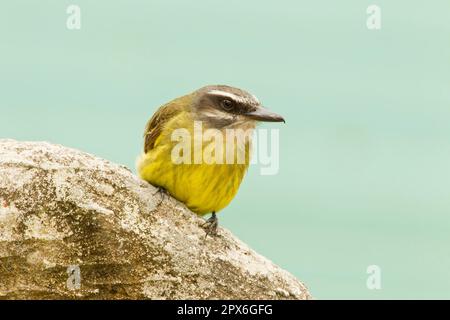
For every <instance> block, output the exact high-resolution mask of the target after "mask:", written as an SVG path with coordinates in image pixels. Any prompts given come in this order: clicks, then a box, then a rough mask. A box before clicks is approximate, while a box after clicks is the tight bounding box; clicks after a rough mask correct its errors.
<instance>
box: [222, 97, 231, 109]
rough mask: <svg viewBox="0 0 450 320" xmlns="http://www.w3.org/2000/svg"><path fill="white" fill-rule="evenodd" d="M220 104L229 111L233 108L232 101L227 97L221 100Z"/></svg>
mask: <svg viewBox="0 0 450 320" xmlns="http://www.w3.org/2000/svg"><path fill="white" fill-rule="evenodd" d="M220 104H221V106H222V108H223V109H224V110H226V111H230V110H231V109H233V102H232V101H231V100H228V99H225V100H222V101H221V103H220Z"/></svg>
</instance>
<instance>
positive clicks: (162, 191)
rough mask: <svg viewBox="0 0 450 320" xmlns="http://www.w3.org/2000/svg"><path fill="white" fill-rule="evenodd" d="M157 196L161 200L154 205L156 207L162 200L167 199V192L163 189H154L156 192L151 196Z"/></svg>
mask: <svg viewBox="0 0 450 320" xmlns="http://www.w3.org/2000/svg"><path fill="white" fill-rule="evenodd" d="M156 194H159V196H160V198H161V200H160V201H159V203H158V204H157V205H156V206H157V207H159V206H160V205H161V204H162V203H163V202H164V199H165V198H166V197H167V190H166V189H164V188H163V187H156V192H155V193H154V194H153V195H156Z"/></svg>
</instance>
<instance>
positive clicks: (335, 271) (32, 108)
mask: <svg viewBox="0 0 450 320" xmlns="http://www.w3.org/2000/svg"><path fill="white" fill-rule="evenodd" d="M71 3H75V4H78V5H80V7H81V10H82V29H81V30H79V31H69V30H67V29H66V17H67V15H66V12H65V10H66V7H67V5H68V4H71ZM372 3H376V4H378V5H380V7H381V9H382V29H381V30H380V31H369V30H368V29H367V28H366V8H367V6H368V5H369V4H372ZM0 58H1V59H0V111H1V119H0V137H8V138H14V139H20V140H48V141H51V142H55V143H59V144H63V145H67V146H71V147H75V148H79V149H82V150H85V151H87V152H90V153H93V154H96V155H98V156H101V157H104V158H107V159H110V160H112V161H114V162H119V163H123V164H125V165H127V166H129V167H132V168H134V161H135V158H136V156H137V155H138V153H139V152H140V149H141V144H142V141H141V134H142V130H143V127H144V124H145V122H146V120H147V118H148V117H150V116H151V114H152V113H153V112H154V111H155V108H156V107H157V106H159V105H160V104H162V103H164V102H166V101H168V100H170V99H172V98H174V97H177V96H179V95H182V94H185V93H187V92H190V91H192V90H194V89H196V88H198V87H201V86H203V85H205V84H216V83H223V84H230V85H234V86H238V87H242V88H245V89H248V90H249V91H251V92H252V93H254V94H255V95H257V96H258V97H259V98H260V100H262V101H263V102H264V104H265V105H267V106H269V107H270V108H271V109H273V110H275V111H277V112H279V113H281V114H283V115H284V116H285V118H286V120H287V123H286V125H282V124H273V125H264V126H263V127H276V128H280V129H281V130H280V137H281V151H280V172H279V174H278V175H275V176H261V175H259V170H258V168H257V167H255V166H253V167H251V168H250V171H249V174H248V176H247V178H246V180H245V182H244V183H243V185H242V188H241V190H240V192H239V194H238V196H237V197H236V198H235V200H234V201H233V203H232V204H231V205H230V206H229V207H228V208H226V209H225V210H224V211H223V212H222V213H221V215H220V219H221V220H220V222H221V223H222V225H224V226H226V227H227V228H229V229H231V230H232V231H233V232H234V233H235V234H236V235H238V236H239V237H240V238H241V239H242V240H244V241H245V242H247V243H249V244H250V245H251V246H252V247H253V248H255V249H256V250H257V251H259V252H260V253H262V254H263V255H265V256H267V257H269V258H270V259H272V260H273V261H274V262H276V263H277V264H279V265H280V266H282V267H283V268H285V269H287V270H289V271H291V272H292V273H293V274H294V275H296V276H297V277H298V278H300V279H302V280H303V281H304V282H305V283H306V284H307V285H308V287H309V288H310V290H311V292H312V294H313V295H314V296H315V297H316V298H319V299H325V298H342V299H347V298H363V299H378V298H388V299H391V298H450V274H449V273H450V250H449V245H450V234H449V224H450V103H449V102H450V90H449V86H450V2H449V1H448V0H440V1H438V0H435V1H429V2H425V1H406V0H402V1H386V0H384V1H376V2H372V1H370V2H369V1H361V0H352V1H324V0H321V1H317V0H315V1H313V0H308V1H298V0H296V1H294V0H291V1H265V2H263V1H256V0H254V1H242V0H241V1H238V0H227V1H225V0H220V1H219V0H201V1H199V0H192V1H185V0H179V1H167V0H158V1H155V0H152V1H129V0H128V1H100V0H96V1H86V0H84V1H75V0H74V1H72V2H68V1H61V0H53V1H42V0H41V1H31V0H29V1H17V0H9V1H6V0H4V1H2V3H1V5H0ZM371 264H377V265H379V266H380V267H381V269H382V289H381V290H379V291H370V290H368V289H367V288H366V278H367V275H366V268H367V266H368V265H371Z"/></svg>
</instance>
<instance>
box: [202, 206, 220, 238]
mask: <svg viewBox="0 0 450 320" xmlns="http://www.w3.org/2000/svg"><path fill="white" fill-rule="evenodd" d="M218 226H219V219H217V216H216V213H215V212H213V213H212V216H211V217H210V218H209V219H208V220H206V222H205V223H204V224H203V227H204V228H205V231H206V236H205V238H206V237H208V235H211V236H217V228H218Z"/></svg>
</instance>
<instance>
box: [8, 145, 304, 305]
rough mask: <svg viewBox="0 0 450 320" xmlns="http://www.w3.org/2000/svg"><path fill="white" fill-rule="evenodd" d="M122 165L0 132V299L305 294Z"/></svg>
mask: <svg viewBox="0 0 450 320" xmlns="http://www.w3.org/2000/svg"><path fill="white" fill-rule="evenodd" d="M202 223H203V219H201V218H199V217H197V216H196V215H195V214H194V213H192V212H191V211H189V210H188V209H186V207H184V206H183V204H181V203H179V202H178V201H176V200H175V199H173V198H171V197H169V196H166V197H161V195H160V194H159V193H157V192H156V189H155V188H154V187H153V186H151V185H149V184H148V183H146V182H144V181H141V180H140V179H139V178H137V177H136V176H134V175H133V174H132V173H131V171H129V170H128V169H126V168H125V167H124V166H120V165H116V164H114V163H111V162H109V161H106V160H102V159H99V158H97V157H94V156H92V155H89V154H87V153H83V152H80V151H77V150H74V149H69V148H66V147H63V146H58V145H53V144H50V143H46V142H17V141H14V140H0V298H1V299H308V298H310V295H309V293H308V291H307V289H306V288H305V286H304V285H303V284H302V283H301V282H299V281H298V280H297V279H296V278H294V277H293V276H292V275H291V274H289V273H288V272H286V271H284V270H282V269H280V268H279V267H278V266H276V265H274V264H273V263H272V262H270V261H269V260H267V259H266V258H264V257H262V256H261V255H259V254H257V253H256V252H254V251H253V250H252V249H250V248H249V247H248V246H247V245H245V244H244V243H242V242H241V241H239V240H238V239H236V238H235V237H234V236H233V235H232V234H231V233H230V232H229V231H227V230H225V229H223V228H220V230H219V236H218V237H217V238H210V237H208V238H207V239H205V232H204V230H203V229H202V228H201V225H202Z"/></svg>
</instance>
